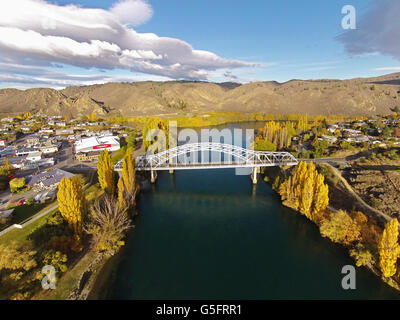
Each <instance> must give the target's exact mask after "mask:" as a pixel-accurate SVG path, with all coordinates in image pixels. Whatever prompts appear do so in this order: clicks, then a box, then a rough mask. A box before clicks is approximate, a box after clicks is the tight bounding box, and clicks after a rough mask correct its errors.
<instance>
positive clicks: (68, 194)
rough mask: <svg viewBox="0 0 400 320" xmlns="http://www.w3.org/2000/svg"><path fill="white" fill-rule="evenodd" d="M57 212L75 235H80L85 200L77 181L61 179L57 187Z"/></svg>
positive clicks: (73, 178)
mask: <svg viewBox="0 0 400 320" xmlns="http://www.w3.org/2000/svg"><path fill="white" fill-rule="evenodd" d="M57 200H58V205H59V210H60V213H61V215H62V217H63V218H64V220H65V221H67V223H68V225H69V227H70V228H71V229H72V230H73V231H74V233H75V235H78V236H79V235H80V234H81V233H82V223H83V219H84V216H85V213H86V199H85V194H84V192H83V190H82V186H81V183H80V181H79V179H77V178H75V177H72V178H63V179H61V181H60V184H59V186H58V193H57Z"/></svg>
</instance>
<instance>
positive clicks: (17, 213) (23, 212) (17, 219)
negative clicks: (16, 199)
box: [0, 204, 47, 231]
mask: <svg viewBox="0 0 400 320" xmlns="http://www.w3.org/2000/svg"><path fill="white" fill-rule="evenodd" d="M45 207H47V205H46V204H33V205H26V204H24V205H21V206H17V207H15V208H14V212H13V213H12V219H11V221H10V222H9V223H8V224H6V225H4V226H2V227H0V231H1V230H4V229H6V228H8V227H9V226H10V225H13V224H21V223H22V222H24V221H25V220H27V219H29V218H30V217H32V216H33V215H35V214H36V213H38V212H40V211H41V210H42V209H44V208H45Z"/></svg>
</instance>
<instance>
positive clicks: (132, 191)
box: [118, 150, 137, 206]
mask: <svg viewBox="0 0 400 320" xmlns="http://www.w3.org/2000/svg"><path fill="white" fill-rule="evenodd" d="M122 164H123V165H122V178H121V179H122V182H121V184H120V186H118V189H119V188H120V187H121V188H122V187H124V194H125V199H126V202H127V204H128V206H133V205H134V204H135V197H136V189H137V186H136V170H135V160H134V159H133V157H132V152H131V150H128V152H127V153H126V155H125V157H124V160H123V163H122Z"/></svg>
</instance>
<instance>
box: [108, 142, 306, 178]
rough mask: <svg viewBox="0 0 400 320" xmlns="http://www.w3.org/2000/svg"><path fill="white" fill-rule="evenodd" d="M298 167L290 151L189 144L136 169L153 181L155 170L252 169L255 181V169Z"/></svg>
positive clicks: (143, 162)
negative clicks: (150, 174)
mask: <svg viewBox="0 0 400 320" xmlns="http://www.w3.org/2000/svg"><path fill="white" fill-rule="evenodd" d="M210 155H211V157H210ZM222 155H223V159H222ZM210 158H211V161H210ZM215 160H216V161H215ZM297 164H298V160H297V159H296V158H295V157H294V156H293V155H292V154H290V153H289V152H267V151H254V150H250V149H245V148H242V147H239V146H235V145H230V144H223V143H216V142H200V143H187V144H184V145H180V146H177V147H174V148H171V149H168V150H165V151H162V152H159V153H156V154H150V155H145V156H141V157H137V158H136V170H138V171H151V173H152V179H151V180H152V182H154V181H155V176H156V174H155V171H159V170H169V171H170V172H172V171H173V170H185V169H186V170H187V169H191V170H193V169H225V168H253V174H252V179H253V182H254V181H255V180H256V174H257V171H256V170H259V168H261V167H272V166H292V165H297ZM115 170H116V171H121V170H122V160H121V161H119V162H118V163H117V164H116V165H115Z"/></svg>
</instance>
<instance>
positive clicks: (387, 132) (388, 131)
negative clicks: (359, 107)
mask: <svg viewBox="0 0 400 320" xmlns="http://www.w3.org/2000/svg"><path fill="white" fill-rule="evenodd" d="M391 134H392V130H391V129H390V128H389V127H388V126H385V127H384V128H383V131H382V135H383V136H384V137H389V136H390V135H391Z"/></svg>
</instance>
